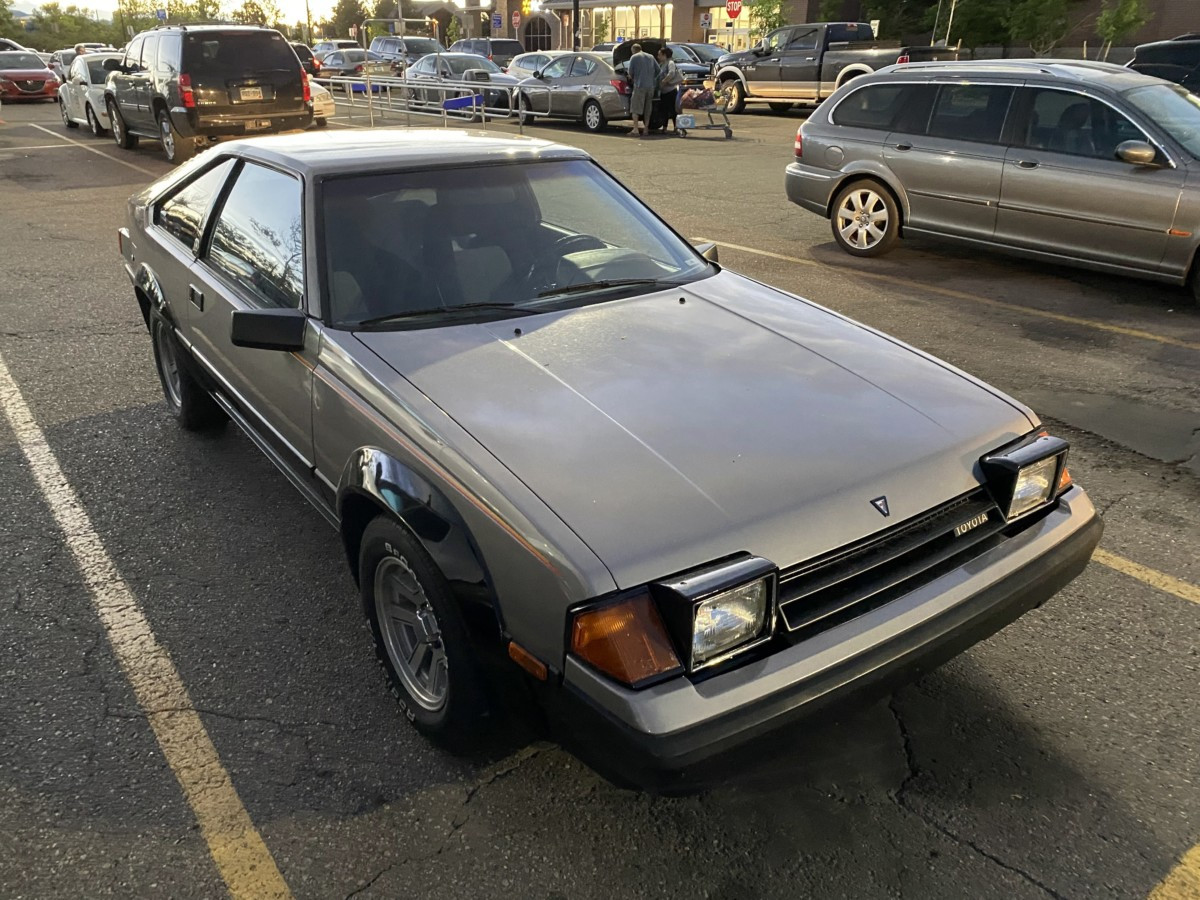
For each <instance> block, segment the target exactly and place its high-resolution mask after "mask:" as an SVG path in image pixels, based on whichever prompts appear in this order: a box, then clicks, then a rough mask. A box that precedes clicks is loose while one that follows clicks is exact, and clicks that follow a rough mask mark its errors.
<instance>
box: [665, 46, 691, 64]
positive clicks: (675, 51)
mask: <svg viewBox="0 0 1200 900" xmlns="http://www.w3.org/2000/svg"><path fill="white" fill-rule="evenodd" d="M667 49H668V50H670V51H671V59H672V60H674V61H675V62H677V63H694V62H695V61H696V59H695V57H693V56H692V54H690V53H688V52H687V50H685V49H684V48H683V47H681V46H679V44H668V45H667Z"/></svg>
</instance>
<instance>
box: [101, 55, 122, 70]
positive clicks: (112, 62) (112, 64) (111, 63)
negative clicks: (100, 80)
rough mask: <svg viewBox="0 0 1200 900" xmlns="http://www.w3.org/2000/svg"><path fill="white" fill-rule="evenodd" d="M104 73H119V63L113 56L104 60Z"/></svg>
mask: <svg viewBox="0 0 1200 900" xmlns="http://www.w3.org/2000/svg"><path fill="white" fill-rule="evenodd" d="M104 71H105V72H120V71H121V61H120V60H119V59H117V58H116V57H115V56H110V57H109V58H108V59H106V60H105V61H104Z"/></svg>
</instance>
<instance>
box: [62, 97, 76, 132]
mask: <svg viewBox="0 0 1200 900" xmlns="http://www.w3.org/2000/svg"><path fill="white" fill-rule="evenodd" d="M58 111H59V112H60V113H61V114H62V120H63V124H64V125H66V126H67V127H68V128H78V127H79V123H78V122H72V121H71V116H70V114H68V113H67V101H66V100H63V99H62V98H61V97H60V98H59V100H58Z"/></svg>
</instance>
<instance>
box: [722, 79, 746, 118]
mask: <svg viewBox="0 0 1200 900" xmlns="http://www.w3.org/2000/svg"><path fill="white" fill-rule="evenodd" d="M727 81H729V82H731V84H730V85H729V92H730V93H729V111H730V112H731V113H740V112H745V111H746V86H745V85H744V84H742V83H741V81H739V80H738V79H736V78H730V79H727Z"/></svg>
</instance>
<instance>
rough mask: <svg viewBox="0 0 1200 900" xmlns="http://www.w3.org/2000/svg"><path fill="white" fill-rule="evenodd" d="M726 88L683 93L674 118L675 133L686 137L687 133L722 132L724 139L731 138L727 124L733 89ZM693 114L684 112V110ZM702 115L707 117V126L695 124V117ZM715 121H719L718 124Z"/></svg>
mask: <svg viewBox="0 0 1200 900" xmlns="http://www.w3.org/2000/svg"><path fill="white" fill-rule="evenodd" d="M729 84H730V83H727V86H726V87H724V88H722V89H720V90H710V89H709V88H707V87H706V88H704V90H700V89H698V88H692V89H691V90H689V91H685V92H684V94H683V95H682V96H681V97H680V99H679V108H680V112H679V114H678V115H676V117H675V133H676V134H677V135H679V136H680V137H687V133H688V132H689V131H724V132H725V137H726V138H731V137H733V127H732V126H731V125H730V124H729V104H730V103H731V102H732V101H733V88H732V87H731V86H728V85H729ZM689 109H690V110H695V112H686V110H689ZM698 113H704V114H705V115H706V116H708V124H707V125H700V124H698V123H697V122H696V115H697V114H698ZM717 119H720V121H719V122H718V121H717Z"/></svg>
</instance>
